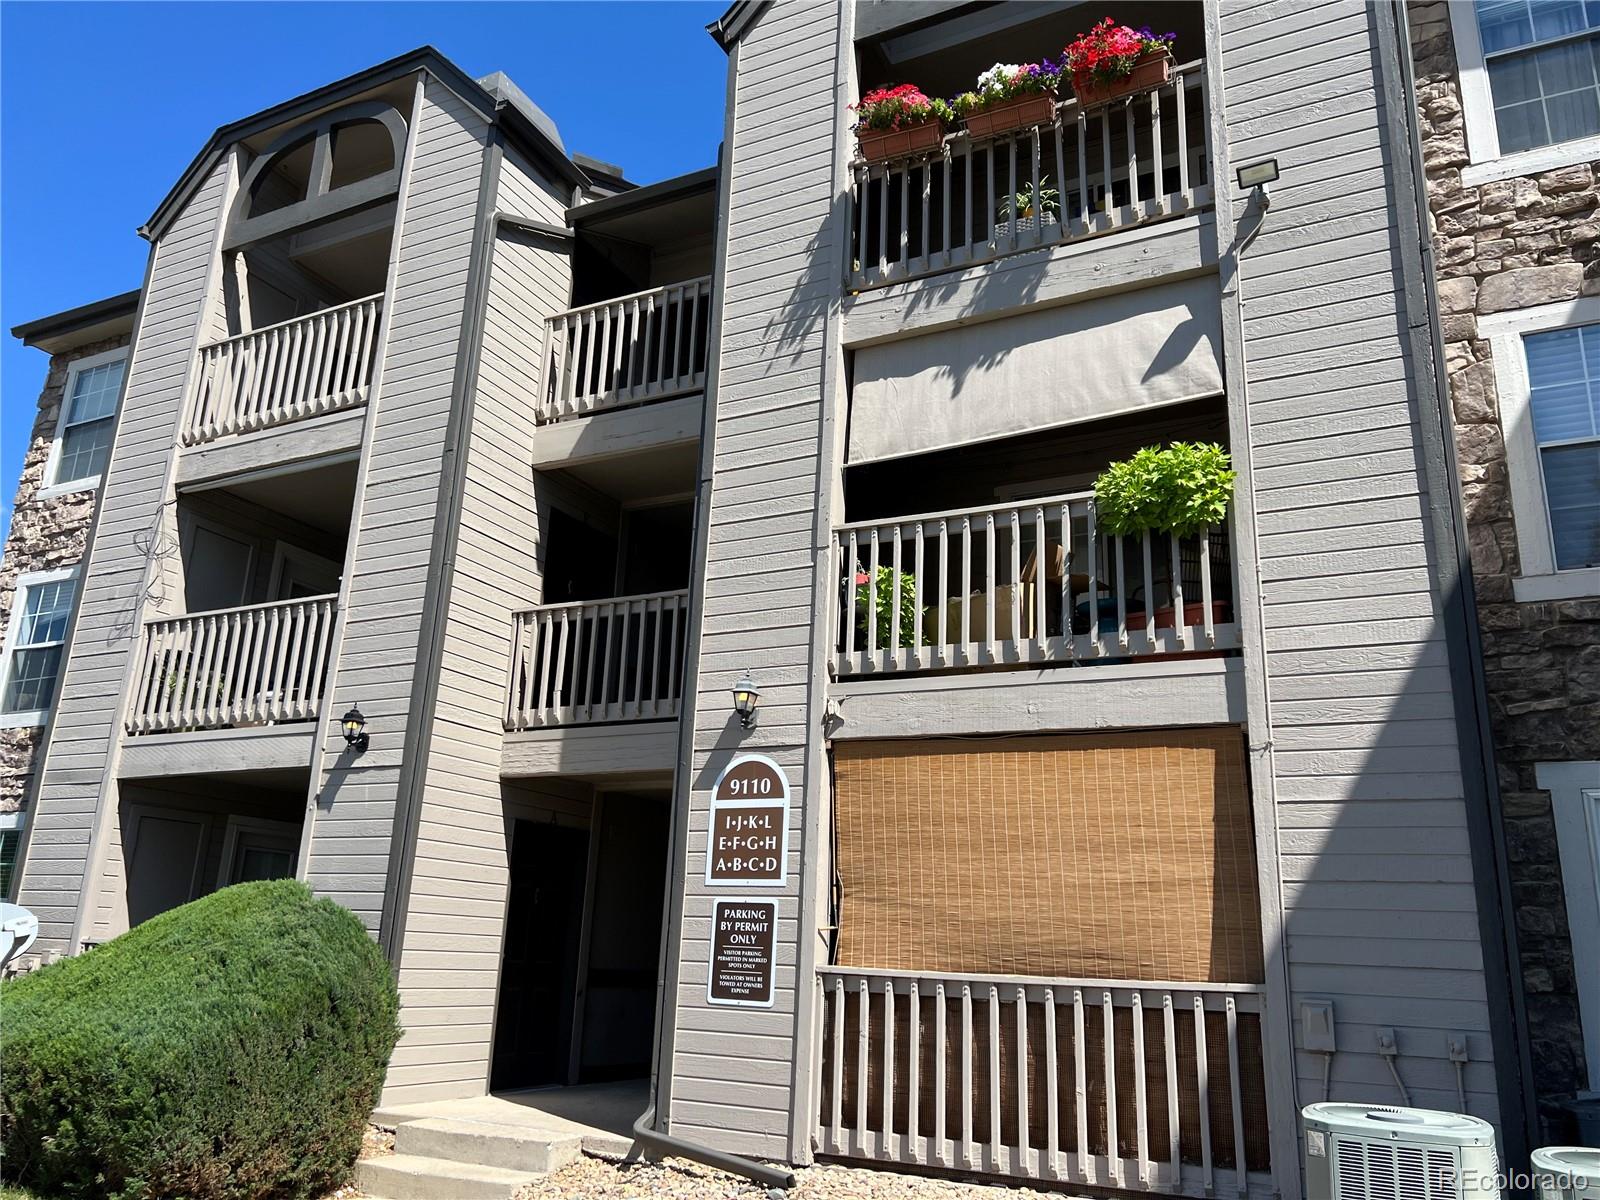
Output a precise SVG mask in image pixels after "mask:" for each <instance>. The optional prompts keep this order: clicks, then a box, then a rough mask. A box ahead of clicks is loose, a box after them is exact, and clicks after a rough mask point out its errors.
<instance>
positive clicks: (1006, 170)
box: [849, 61, 1212, 290]
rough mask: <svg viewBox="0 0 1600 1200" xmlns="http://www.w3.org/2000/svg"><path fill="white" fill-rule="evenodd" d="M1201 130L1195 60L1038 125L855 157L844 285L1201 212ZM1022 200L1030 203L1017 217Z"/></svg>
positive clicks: (1205, 166)
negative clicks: (889, 154)
mask: <svg viewBox="0 0 1600 1200" xmlns="http://www.w3.org/2000/svg"><path fill="white" fill-rule="evenodd" d="M1207 136H1208V123H1207V118H1206V95H1205V71H1204V69H1203V63H1202V62H1200V61H1195V62H1191V63H1185V64H1184V65H1183V66H1181V67H1177V68H1175V69H1174V71H1173V73H1172V78H1171V79H1170V80H1169V81H1168V82H1166V83H1164V84H1161V85H1160V86H1159V87H1156V88H1153V89H1151V90H1149V91H1146V92H1138V93H1135V94H1134V95H1132V96H1129V97H1127V98H1126V99H1121V100H1114V101H1112V102H1111V103H1110V104H1108V105H1104V106H1101V107H1097V108H1092V109H1089V110H1088V111H1085V110H1084V109H1083V108H1082V107H1081V106H1080V105H1079V104H1078V102H1077V101H1076V100H1067V101H1064V102H1063V103H1062V104H1060V105H1058V106H1057V108H1056V118H1055V120H1054V122H1052V123H1051V124H1048V125H1043V126H1036V127H1033V128H1029V129H1023V130H1018V131H1016V132H1015V133H1010V134H1003V135H1000V136H998V137H991V138H977V139H975V138H972V137H970V136H968V135H967V134H966V133H965V132H958V133H955V134H952V135H950V136H948V137H946V138H945V141H944V145H943V147H942V148H941V149H940V150H938V151H934V152H933V153H931V154H926V155H921V156H918V157H914V158H908V159H903V160H900V161H896V162H890V163H887V164H871V165H869V164H867V163H857V164H856V166H855V171H854V174H855V179H854V187H853V191H854V199H855V210H854V217H855V220H854V229H853V237H854V250H853V254H852V256H851V257H852V266H851V268H850V273H849V285H850V288H851V289H852V290H861V289H864V288H872V287H880V286H882V285H884V284H887V283H893V282H894V281H896V280H900V279H907V278H911V277H914V276H918V275H927V274H931V273H933V272H936V271H945V270H950V269H952V268H956V267H963V266H967V265H969V264H972V263H978V262H983V261H986V260H988V259H993V258H998V257H1000V256H1002V255H1007V254H1015V253H1018V252H1019V251H1023V250H1033V249H1036V248H1038V247H1040V246H1048V245H1055V244H1057V243H1061V242H1072V241H1077V240H1079V239H1081V238H1087V237H1093V236H1095V235H1096V234H1102V233H1109V232H1112V231H1113V230H1118V229H1126V228H1128V227H1129V226H1133V225H1142V224H1145V223H1147V222H1149V221H1155V220H1160V219H1162V218H1165V217H1171V216H1176V215H1178V214H1181V213H1187V212H1192V211H1194V210H1196V209H1199V208H1204V207H1207V206H1209V205H1210V204H1211V202H1212V191H1211V186H1210V183H1211V180H1210V156H1209V155H1208V154H1207V152H1206V144H1207ZM1051 191H1054V192H1056V193H1057V196H1056V197H1055V198H1051V197H1050V195H1049V193H1050V192H1051ZM1019 193H1020V194H1022V195H1021V199H1022V200H1023V203H1022V204H1017V203H1016V202H1015V201H1016V199H1017V198H1018V197H1019ZM1032 196H1039V197H1041V200H1040V203H1038V204H1037V205H1035V206H1034V208H1035V210H1036V211H1034V212H1033V213H1029V212H1028V211H1027V209H1028V207H1029V206H1028V204H1027V199H1028V197H1032ZM1019 209H1020V210H1022V211H1020V212H1019V211H1018V210H1019Z"/></svg>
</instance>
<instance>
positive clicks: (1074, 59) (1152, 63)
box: [1066, 17, 1177, 108]
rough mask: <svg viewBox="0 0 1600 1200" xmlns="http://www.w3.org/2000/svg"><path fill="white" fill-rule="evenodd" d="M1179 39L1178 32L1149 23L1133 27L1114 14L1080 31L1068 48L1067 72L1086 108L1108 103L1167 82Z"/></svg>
mask: <svg viewBox="0 0 1600 1200" xmlns="http://www.w3.org/2000/svg"><path fill="white" fill-rule="evenodd" d="M1176 40H1177V34H1173V33H1163V34H1154V33H1151V32H1150V27H1149V26H1148V25H1146V26H1145V27H1144V28H1142V29H1130V28H1129V27H1128V26H1126V25H1118V24H1117V23H1116V22H1115V21H1114V20H1112V19H1111V18H1110V17H1107V18H1106V19H1105V20H1104V21H1101V22H1100V23H1099V24H1098V25H1096V26H1095V27H1094V28H1093V29H1091V30H1089V32H1088V33H1080V34H1079V35H1078V36H1077V37H1075V38H1073V39H1072V41H1071V42H1070V43H1068V45H1067V48H1066V72H1067V73H1068V74H1070V75H1071V76H1072V90H1073V93H1074V94H1075V95H1076V96H1077V97H1078V103H1079V104H1081V105H1082V106H1084V107H1085V108H1088V107H1090V106H1091V105H1098V104H1106V103H1109V102H1110V101H1112V100H1115V99H1117V98H1118V97H1119V96H1127V95H1130V94H1131V93H1133V92H1142V91H1147V90H1148V89H1150V88H1153V87H1156V86H1158V85H1160V84H1163V83H1165V82H1166V81H1167V79H1168V78H1169V77H1170V76H1171V74H1172V43H1173V42H1174V41H1176Z"/></svg>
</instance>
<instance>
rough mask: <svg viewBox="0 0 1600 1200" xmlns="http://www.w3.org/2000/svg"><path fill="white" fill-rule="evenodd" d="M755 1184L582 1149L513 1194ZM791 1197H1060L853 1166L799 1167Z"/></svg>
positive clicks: (674, 1161)
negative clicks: (574, 1159)
mask: <svg viewBox="0 0 1600 1200" xmlns="http://www.w3.org/2000/svg"><path fill="white" fill-rule="evenodd" d="M765 1195H766V1189H765V1188H763V1187H761V1186H760V1185H759V1184H755V1183H751V1182H750V1181H749V1180H748V1179H741V1178H740V1177H739V1176H737V1175H728V1174H725V1173H723V1172H722V1171H715V1170H712V1169H711V1168H710V1167H702V1166H700V1165H699V1164H698V1163H693V1162H688V1161H687V1160H685V1159H681V1158H670V1159H667V1160H666V1161H665V1162H661V1163H642V1162H633V1163H624V1162H621V1161H619V1160H617V1159H611V1158H602V1157H598V1156H590V1155H585V1156H584V1157H582V1158H580V1159H579V1160H578V1161H577V1162H575V1163H572V1164H570V1165H569V1166H566V1167H563V1168H562V1169H561V1170H559V1171H557V1172H555V1174H553V1175H550V1176H547V1177H546V1178H544V1179H542V1180H540V1181H539V1182H538V1183H536V1184H534V1185H533V1186H531V1187H529V1188H525V1189H524V1190H523V1191H522V1192H520V1193H519V1194H518V1200H635V1198H641V1200H642V1198H645V1197H649V1198H652V1200H657V1198H662V1197H671V1198H672V1200H761V1198H762V1197H764V1196H765ZM788 1195H789V1196H790V1197H791V1200H1028V1198H1030V1197H1037V1198H1039V1200H1061V1197H1060V1196H1059V1195H1058V1194H1056V1195H1048V1197H1047V1194H1046V1193H1044V1192H1036V1191H1032V1190H1029V1189H1025V1188H1002V1187H990V1186H985V1185H983V1184H973V1183H958V1182H956V1181H954V1180H948V1179H933V1178H930V1177H926V1176H920V1175H896V1174H894V1173H892V1172H889V1171H868V1170H861V1169H858V1168H854V1167H840V1166H832V1165H829V1166H817V1167H802V1168H800V1169H798V1170H796V1171H795V1187H794V1190H793V1191H791V1192H789V1193H788Z"/></svg>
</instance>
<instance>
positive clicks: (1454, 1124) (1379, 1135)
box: [1300, 1103, 1500, 1200]
mask: <svg viewBox="0 0 1600 1200" xmlns="http://www.w3.org/2000/svg"><path fill="white" fill-rule="evenodd" d="M1300 1123H1301V1129H1302V1130H1303V1133H1304V1137H1305V1152H1306V1197H1307V1200H1498V1197H1499V1195H1500V1180H1499V1172H1500V1161H1499V1159H1498V1157H1497V1156H1496V1155H1495V1149H1494V1127H1493V1126H1492V1125H1490V1124H1489V1123H1488V1122H1487V1121H1480V1120H1479V1119H1478V1118H1477V1117H1470V1116H1466V1115H1464V1114H1462V1113H1449V1112H1435V1111H1433V1110H1432V1109H1426V1108H1392V1107H1389V1106H1387V1105H1382V1104H1346V1103H1326V1104H1308V1105H1307V1106H1306V1107H1305V1108H1304V1109H1302V1110H1301V1112H1300Z"/></svg>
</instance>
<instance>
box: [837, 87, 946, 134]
mask: <svg viewBox="0 0 1600 1200" xmlns="http://www.w3.org/2000/svg"><path fill="white" fill-rule="evenodd" d="M850 111H851V112H853V113H855V114H856V128H857V129H872V130H892V129H909V128H910V127H911V126H913V125H926V124H927V123H928V122H929V121H932V120H934V119H935V118H937V119H938V120H941V121H944V122H945V123H946V124H951V123H953V122H954V121H955V113H953V112H952V111H951V110H950V106H949V105H948V104H946V103H945V102H944V101H943V100H938V99H933V98H930V97H928V96H925V95H923V92H922V89H921V88H919V87H918V86H917V85H916V84H914V83H902V84H900V85H899V86H897V87H881V88H878V89H876V90H875V91H871V92H868V93H867V94H866V95H865V96H863V97H861V103H859V104H852V105H851V106H850Z"/></svg>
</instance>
